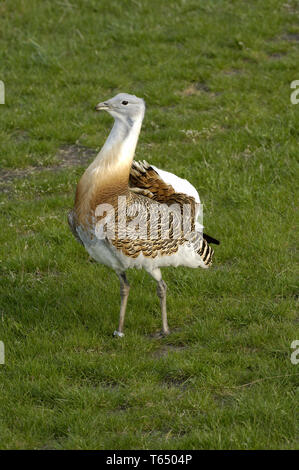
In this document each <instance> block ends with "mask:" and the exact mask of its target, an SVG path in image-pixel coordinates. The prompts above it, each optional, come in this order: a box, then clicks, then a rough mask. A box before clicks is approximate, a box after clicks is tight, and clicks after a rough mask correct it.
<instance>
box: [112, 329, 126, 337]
mask: <svg viewBox="0 0 299 470" xmlns="http://www.w3.org/2000/svg"><path fill="white" fill-rule="evenodd" d="M113 336H118V337H119V338H123V337H124V336H125V335H124V333H122V332H121V331H117V330H115V331H114V333H113Z"/></svg>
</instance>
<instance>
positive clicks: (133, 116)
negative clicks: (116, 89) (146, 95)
mask: <svg viewBox="0 0 299 470" xmlns="http://www.w3.org/2000/svg"><path fill="white" fill-rule="evenodd" d="M95 110H96V111H102V110H104V111H107V112H108V113H109V114H111V116H113V117H114V119H120V120H122V121H125V122H127V123H128V124H130V125H132V124H133V123H134V122H136V121H139V120H142V119H143V116H144V112H145V103H144V101H143V99H142V98H138V97H137V96H135V95H129V94H127V93H119V94H118V95H116V96H114V97H113V98H111V99H110V100H107V101H103V102H102V103H99V104H97V105H96V107H95Z"/></svg>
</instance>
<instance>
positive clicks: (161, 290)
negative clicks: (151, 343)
mask: <svg viewBox="0 0 299 470" xmlns="http://www.w3.org/2000/svg"><path fill="white" fill-rule="evenodd" d="M166 290H167V285H166V283H165V282H164V281H163V279H161V280H160V281H158V284H157V294H158V297H159V299H160V305H161V312H162V334H163V335H169V333H170V331H169V328H168V323H167V308H166Z"/></svg>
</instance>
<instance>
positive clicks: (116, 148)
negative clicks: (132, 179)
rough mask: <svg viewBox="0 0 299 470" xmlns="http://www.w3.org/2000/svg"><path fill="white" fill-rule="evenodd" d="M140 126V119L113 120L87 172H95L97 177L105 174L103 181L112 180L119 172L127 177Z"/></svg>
mask: <svg viewBox="0 0 299 470" xmlns="http://www.w3.org/2000/svg"><path fill="white" fill-rule="evenodd" d="M141 124H142V117H140V118H139V119H138V120H136V121H131V122H128V121H127V120H121V119H119V118H117V119H115V122H114V125H113V127H112V129H111V132H110V134H109V136H108V138H107V140H106V142H105V144H104V145H103V147H102V149H101V151H100V152H99V153H98V155H97V156H96V158H95V160H94V161H93V162H92V164H91V165H90V167H89V168H88V169H87V170H91V171H95V172H96V173H97V174H98V176H99V177H100V176H101V173H105V180H106V179H107V178H111V179H113V176H114V175H115V174H116V173H118V171H121V170H123V171H124V172H126V173H127V177H129V172H130V168H131V165H132V160H133V158H134V153H135V149H136V145H137V141H138V137H139V133H140V129H141ZM128 167H129V170H128V169H127V168H128ZM125 168H126V169H127V170H125Z"/></svg>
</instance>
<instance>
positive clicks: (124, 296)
mask: <svg viewBox="0 0 299 470" xmlns="http://www.w3.org/2000/svg"><path fill="white" fill-rule="evenodd" d="M117 275H118V277H119V281H120V300H121V304H120V314H119V324H118V330H115V331H114V333H113V335H114V336H119V337H120V338H122V337H123V336H124V333H123V328H124V321H125V314H126V308H127V301H128V297H129V291H130V284H129V282H128V280H127V277H126V273H125V272H123V273H119V274H117Z"/></svg>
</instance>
